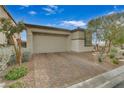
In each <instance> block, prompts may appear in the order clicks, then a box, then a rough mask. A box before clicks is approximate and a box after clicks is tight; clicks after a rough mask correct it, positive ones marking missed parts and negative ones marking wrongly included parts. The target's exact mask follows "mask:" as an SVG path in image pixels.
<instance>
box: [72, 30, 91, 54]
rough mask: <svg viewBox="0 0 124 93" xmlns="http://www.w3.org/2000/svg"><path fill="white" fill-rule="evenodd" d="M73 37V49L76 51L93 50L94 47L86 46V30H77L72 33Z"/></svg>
mask: <svg viewBox="0 0 124 93" xmlns="http://www.w3.org/2000/svg"><path fill="white" fill-rule="evenodd" d="M71 36H72V39H71V50H72V51H75V52H88V51H92V50H93V47H92V46H90V47H88V46H85V40H84V32H83V31H75V32H73V33H72V35H71Z"/></svg>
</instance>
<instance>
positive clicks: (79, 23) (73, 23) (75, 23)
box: [61, 20, 86, 27]
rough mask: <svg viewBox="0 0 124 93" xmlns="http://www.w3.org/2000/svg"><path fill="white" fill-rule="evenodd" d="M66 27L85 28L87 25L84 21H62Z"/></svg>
mask: <svg viewBox="0 0 124 93" xmlns="http://www.w3.org/2000/svg"><path fill="white" fill-rule="evenodd" d="M61 25H64V26H66V25H67V26H74V27H85V26H86V23H85V22H84V21H81V20H79V21H76V20H71V21H62V24H61Z"/></svg>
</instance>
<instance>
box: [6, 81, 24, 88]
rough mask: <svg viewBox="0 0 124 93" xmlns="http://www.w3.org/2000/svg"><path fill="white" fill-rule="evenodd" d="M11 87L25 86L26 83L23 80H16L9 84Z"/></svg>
mask: <svg viewBox="0 0 124 93" xmlns="http://www.w3.org/2000/svg"><path fill="white" fill-rule="evenodd" d="M8 87H9V88H25V84H24V83H22V82H19V81H18V82H15V83H12V84H10V85H9V86H8Z"/></svg>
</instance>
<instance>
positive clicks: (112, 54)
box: [109, 48, 118, 59]
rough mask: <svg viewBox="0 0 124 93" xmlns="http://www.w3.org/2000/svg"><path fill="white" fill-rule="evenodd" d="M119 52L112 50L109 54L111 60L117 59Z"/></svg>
mask: <svg viewBox="0 0 124 93" xmlns="http://www.w3.org/2000/svg"><path fill="white" fill-rule="evenodd" d="M117 52H118V51H117V49H116V48H112V49H111V51H110V53H109V58H110V59H113V58H115V56H116V54H117Z"/></svg>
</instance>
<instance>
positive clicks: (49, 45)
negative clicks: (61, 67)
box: [26, 24, 71, 54]
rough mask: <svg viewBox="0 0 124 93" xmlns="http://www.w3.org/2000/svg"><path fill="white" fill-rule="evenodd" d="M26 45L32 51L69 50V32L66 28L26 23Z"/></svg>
mask: <svg viewBox="0 0 124 93" xmlns="http://www.w3.org/2000/svg"><path fill="white" fill-rule="evenodd" d="M26 27H27V47H28V48H30V50H31V52H32V53H35V54H36V53H52V52H67V51H69V50H70V43H71V39H70V34H71V32H70V31H68V30H66V29H60V28H54V27H48V26H38V25H31V24H26Z"/></svg>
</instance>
